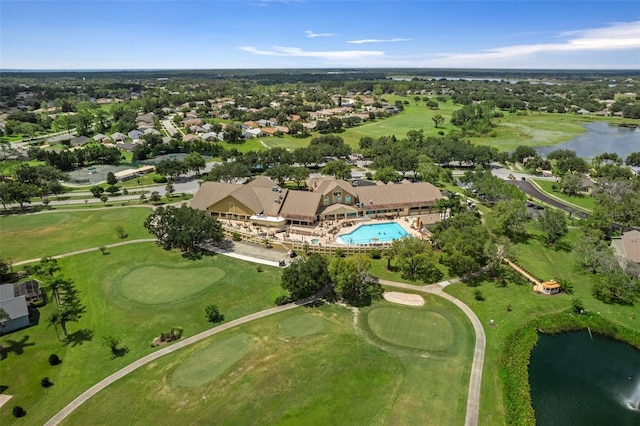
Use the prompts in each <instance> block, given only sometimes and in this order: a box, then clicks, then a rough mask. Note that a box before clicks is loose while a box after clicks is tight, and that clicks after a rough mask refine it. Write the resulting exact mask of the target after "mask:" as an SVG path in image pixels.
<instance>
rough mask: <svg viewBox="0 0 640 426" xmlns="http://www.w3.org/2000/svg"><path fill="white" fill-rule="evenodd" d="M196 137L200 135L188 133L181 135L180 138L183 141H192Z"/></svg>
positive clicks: (198, 137)
mask: <svg viewBox="0 0 640 426" xmlns="http://www.w3.org/2000/svg"><path fill="white" fill-rule="evenodd" d="M196 139H200V135H194V134H188V135H184V136H183V137H182V140H183V141H185V142H191V141H194V140H196Z"/></svg>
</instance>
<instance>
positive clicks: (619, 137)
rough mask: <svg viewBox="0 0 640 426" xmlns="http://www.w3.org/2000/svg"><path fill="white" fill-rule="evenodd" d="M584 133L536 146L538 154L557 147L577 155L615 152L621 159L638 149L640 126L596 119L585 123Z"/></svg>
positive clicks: (587, 155) (639, 144)
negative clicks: (557, 141) (612, 123)
mask: <svg viewBox="0 0 640 426" xmlns="http://www.w3.org/2000/svg"><path fill="white" fill-rule="evenodd" d="M584 127H585V128H586V129H587V131H586V132H585V133H583V134H582V135H580V136H577V137H575V138H573V139H571V140H569V141H566V142H562V143H559V144H557V145H553V146H543V147H536V148H535V149H536V151H537V152H538V154H540V155H542V156H546V155H547V154H549V153H550V152H552V151H555V150H557V149H570V150H572V151H575V152H576V154H577V155H578V157H582V158H588V159H590V158H593V157H595V156H597V155H600V154H602V153H604V152H615V153H616V154H618V156H620V157H621V158H622V159H623V160H624V159H625V158H626V157H627V155H629V154H630V153H632V152H637V151H640V126H635V127H626V126H616V125H609V123H606V122H603V121H598V122H595V123H588V124H585V125H584Z"/></svg>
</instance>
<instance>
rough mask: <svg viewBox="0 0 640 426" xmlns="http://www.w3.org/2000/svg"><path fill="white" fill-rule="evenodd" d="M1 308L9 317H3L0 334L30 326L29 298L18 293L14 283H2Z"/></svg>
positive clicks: (0, 289) (0, 288)
mask: <svg viewBox="0 0 640 426" xmlns="http://www.w3.org/2000/svg"><path fill="white" fill-rule="evenodd" d="M0 308H2V310H4V311H5V312H6V313H7V315H9V319H2V320H0V321H1V324H2V326H1V327H0V334H6V333H11V332H12V331H15V330H19V329H21V328H25V327H28V326H29V309H28V308H27V298H26V296H25V295H24V294H23V295H17V296H16V294H15V291H14V286H13V284H2V285H0Z"/></svg>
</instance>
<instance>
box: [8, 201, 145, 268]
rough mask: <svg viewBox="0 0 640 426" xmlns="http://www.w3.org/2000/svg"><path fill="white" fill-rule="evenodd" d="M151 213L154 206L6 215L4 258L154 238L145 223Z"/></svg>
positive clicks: (16, 257) (37, 255) (37, 256)
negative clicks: (119, 229) (122, 236)
mask: <svg viewBox="0 0 640 426" xmlns="http://www.w3.org/2000/svg"><path fill="white" fill-rule="evenodd" d="M100 206H102V204H100ZM150 213H151V208H142V207H129V208H112V209H108V210H95V211H65V212H44V213H35V214H21V215H12V216H3V217H0V228H1V229H2V244H0V257H2V258H10V259H11V260H12V261H13V262H17V261H20V260H26V259H34V258H39V257H44V256H54V255H57V254H62V253H67V252H70V251H74V250H80V249H84V248H89V247H98V246H102V245H105V244H112V243H117V242H120V241H126V240H134V239H138V238H151V235H150V234H149V232H147V230H146V229H145V228H144V226H143V224H144V220H145V219H146V218H147V216H149V214H150ZM117 226H122V227H123V228H124V230H125V232H126V233H127V234H128V237H127V239H126V240H121V239H119V238H118V235H117V233H116V230H115V228H116V227H117Z"/></svg>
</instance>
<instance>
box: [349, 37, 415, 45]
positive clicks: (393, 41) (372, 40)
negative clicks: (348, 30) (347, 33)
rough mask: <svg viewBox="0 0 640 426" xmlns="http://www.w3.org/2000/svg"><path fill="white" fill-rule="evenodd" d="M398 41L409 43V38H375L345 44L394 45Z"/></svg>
mask: <svg viewBox="0 0 640 426" xmlns="http://www.w3.org/2000/svg"><path fill="white" fill-rule="evenodd" d="M399 41H411V39H410V38H390V39H375V38H366V39H363V40H350V41H348V42H347V43H349V44H364V43H396V42H399Z"/></svg>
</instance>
